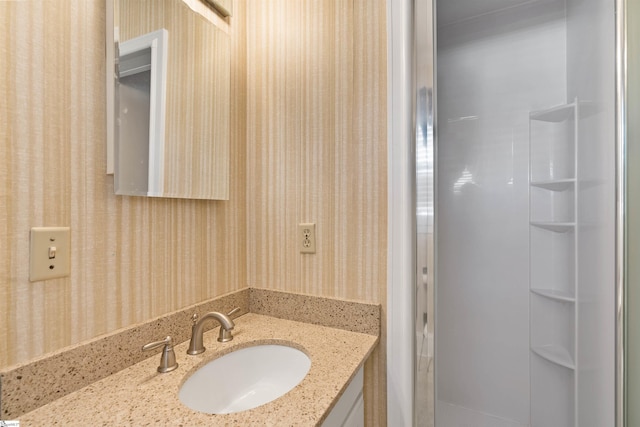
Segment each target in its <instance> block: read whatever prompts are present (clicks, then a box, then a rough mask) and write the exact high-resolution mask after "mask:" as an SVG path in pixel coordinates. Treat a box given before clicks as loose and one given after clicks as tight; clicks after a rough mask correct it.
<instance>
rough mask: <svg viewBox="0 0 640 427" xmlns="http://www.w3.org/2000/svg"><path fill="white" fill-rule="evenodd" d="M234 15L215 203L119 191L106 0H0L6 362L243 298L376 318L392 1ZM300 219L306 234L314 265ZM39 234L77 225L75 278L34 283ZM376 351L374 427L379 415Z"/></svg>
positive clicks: (371, 383) (306, 2)
mask: <svg viewBox="0 0 640 427" xmlns="http://www.w3.org/2000/svg"><path fill="white" fill-rule="evenodd" d="M234 3H235V4H234V16H233V18H231V22H230V23H231V25H230V27H231V35H232V59H231V64H232V65H231V66H232V70H231V76H232V77H231V78H232V86H231V99H232V103H231V109H232V112H231V153H230V155H231V163H230V171H231V172H230V173H231V175H230V200H229V201H228V202H226V201H225V202H219V201H193V200H176V199H149V198H137V197H116V196H115V195H114V194H113V178H112V177H110V176H106V175H105V164H106V155H105V124H104V120H105V119H104V115H105V111H104V109H105V107H104V105H105V90H104V78H105V75H104V73H105V71H104V34H105V28H104V25H105V10H104V2H103V1H101V0H94V1H85V0H65V1H59V2H45V1H43V2H36V1H29V2H0V25H1V28H2V29H1V30H0V55H2V58H3V61H1V62H0V73H1V74H0V75H3V76H4V78H3V79H2V80H1V82H0V87H1V89H2V92H1V93H2V94H3V96H2V97H0V111H1V112H2V114H1V115H0V120H2V121H1V122H0V135H1V139H0V141H1V145H0V159H1V160H0V161H1V162H2V167H0V242H1V243H0V255H1V256H2V257H3V262H2V263H0V322H1V325H2V327H0V342H2V343H3V345H2V346H0V367H2V366H7V365H11V364H15V363H19V362H24V361H26V360H29V359H32V358H34V357H37V356H40V355H42V354H44V353H47V352H50V351H53V350H56V349H59V348H62V347H64V346H67V345H69V344H73V343H77V342H80V341H83V340H86V339H89V338H92V337H95V336H97V335H100V334H102V333H105V332H109V331H112V330H115V329H117V328H121V327H124V326H128V325H131V324H134V323H137V322H140V321H144V320H146V319H149V318H152V317H154V316H159V315H162V314H163V313H166V312H169V311H172V310H175V309H178V308H181V307H184V306H186V305H189V304H193V303H196V302H198V301H201V300H204V299H208V298H211V297H214V296H216V295H220V294H223V293H226V292H229V291H233V290H237V289H241V288H244V287H246V286H252V287H260V288H269V289H277V290H283V291H291V292H301V293H308V294H313V295H320V296H327V297H340V298H350V299H357V300H363V301H372V302H379V303H381V304H383V308H384V304H385V303H386V290H385V289H386V203H387V194H386V182H387V169H386V132H387V131H386V21H385V20H386V3H385V1H383V0H377V1H375V2H372V1H371V0H354V1H347V2H345V1H342V0H269V1H264V0H236V1H235V2H234ZM299 222H315V223H316V224H317V253H316V254H314V255H301V254H300V253H299V252H298V248H297V234H296V233H297V224H298V223H299ZM42 225H69V226H71V230H72V273H71V276H70V277H69V278H64V279H57V280H51V281H46V282H37V283H30V282H29V280H28V259H29V229H30V227H33V226H42ZM384 322H385V320H384V316H383V329H384ZM381 344H382V345H381V346H380V347H379V349H378V350H376V352H375V353H374V355H373V356H372V358H371V360H370V361H369V363H368V364H367V367H366V380H365V382H366V386H365V394H366V395H367V397H366V399H367V422H368V425H383V424H384V419H385V416H386V412H385V374H384V373H385V365H384V364H385V356H384V336H383V342H382V343H381Z"/></svg>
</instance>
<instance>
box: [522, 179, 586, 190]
mask: <svg viewBox="0 0 640 427" xmlns="http://www.w3.org/2000/svg"><path fill="white" fill-rule="evenodd" d="M575 182H576V180H575V179H574V178H567V179H552V180H547V181H531V182H530V183H529V185H531V186H532V187H537V188H542V189H545V190H550V191H566V190H570V189H572V188H573V186H574V184H575Z"/></svg>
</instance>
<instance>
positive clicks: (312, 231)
mask: <svg viewBox="0 0 640 427" xmlns="http://www.w3.org/2000/svg"><path fill="white" fill-rule="evenodd" d="M298 239H299V241H300V253H301V254H315V253H316V225H315V224H314V223H301V224H298Z"/></svg>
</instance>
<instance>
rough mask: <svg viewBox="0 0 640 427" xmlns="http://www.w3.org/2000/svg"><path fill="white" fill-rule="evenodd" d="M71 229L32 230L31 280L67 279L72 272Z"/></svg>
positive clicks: (49, 228)
mask: <svg viewBox="0 0 640 427" xmlns="http://www.w3.org/2000/svg"><path fill="white" fill-rule="evenodd" d="M70 254H71V229H70V228H69V227H33V228H31V247H30V256H29V280H30V281H31V282H38V281H40V280H49V279H56V278H59V277H66V276H68V275H69V273H70V271H71V262H70V261H71V260H70V258H71V256H70Z"/></svg>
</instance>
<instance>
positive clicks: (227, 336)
mask: <svg viewBox="0 0 640 427" xmlns="http://www.w3.org/2000/svg"><path fill="white" fill-rule="evenodd" d="M239 311H240V307H236V308H234V309H233V310H231V311H230V312H229V313H228V314H227V317H229V316H233V315H234V314H236V313H237V312H239ZM229 320H230V321H231V327H230V328H228V329H227V328H223V327H222V325H220V332H219V333H218V342H228V341H231V340H232V339H233V334H232V333H231V329H233V327H234V326H235V324H234V323H233V320H231V319H229Z"/></svg>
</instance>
